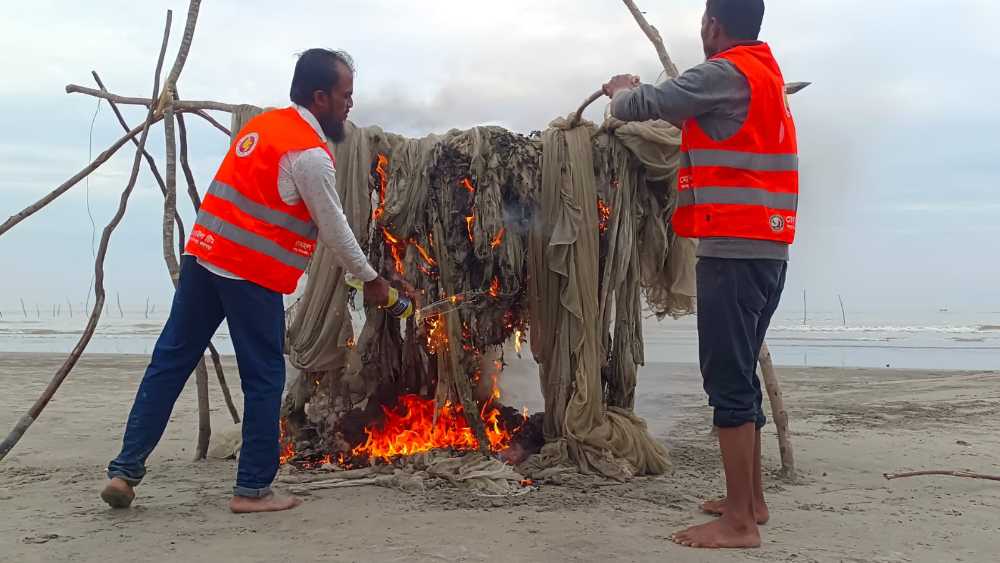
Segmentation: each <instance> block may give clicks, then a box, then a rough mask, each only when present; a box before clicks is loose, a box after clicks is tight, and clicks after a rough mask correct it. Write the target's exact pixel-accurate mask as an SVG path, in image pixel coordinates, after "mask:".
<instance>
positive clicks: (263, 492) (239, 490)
mask: <svg viewBox="0 0 1000 563" xmlns="http://www.w3.org/2000/svg"><path fill="white" fill-rule="evenodd" d="M270 495H271V487H264V488H263V489H251V488H248V487H241V486H239V485H236V486H235V487H233V496H236V497H247V498H264V497H266V496H270Z"/></svg>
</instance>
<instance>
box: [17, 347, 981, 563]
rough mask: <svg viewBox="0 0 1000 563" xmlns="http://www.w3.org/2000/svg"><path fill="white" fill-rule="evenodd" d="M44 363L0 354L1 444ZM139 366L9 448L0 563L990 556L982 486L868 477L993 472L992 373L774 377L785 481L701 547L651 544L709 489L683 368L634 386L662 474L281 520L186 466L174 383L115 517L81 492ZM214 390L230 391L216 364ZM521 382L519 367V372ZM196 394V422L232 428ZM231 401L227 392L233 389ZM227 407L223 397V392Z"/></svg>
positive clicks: (80, 393) (699, 402) (69, 403)
mask: <svg viewBox="0 0 1000 563" xmlns="http://www.w3.org/2000/svg"><path fill="white" fill-rule="evenodd" d="M62 359H63V358H62V356H58V355H44V354H3V355H0V381H2V382H3V393H2V394H0V432H4V433H6V432H7V430H9V428H10V427H11V426H12V425H13V424H14V422H15V421H16V420H17V419H18V418H19V417H20V416H21V415H22V414H23V413H24V412H25V410H26V409H27V408H28V406H29V405H30V403H31V402H32V401H34V399H35V398H36V397H37V396H38V394H39V393H40V391H41V389H42V388H43V387H44V386H45V385H46V384H47V382H48V380H49V378H50V377H51V374H52V373H53V372H54V371H55V369H56V368H57V366H58V365H59V363H60V362H61V361H62ZM146 361H147V358H146V357H144V356H122V355H117V356H99V355H95V356H89V357H87V358H85V359H84V361H83V362H81V364H80V366H79V367H78V368H77V370H76V371H75V372H74V373H73V374H72V375H71V376H70V378H69V380H68V381H67V383H66V384H65V385H64V387H63V389H61V390H60V392H59V393H58V394H57V395H56V398H55V400H54V401H53V402H52V404H51V405H49V407H48V409H47V410H46V411H45V413H44V414H43V416H42V417H41V419H40V420H39V421H38V422H37V423H36V424H35V425H34V426H33V427H32V428H31V430H30V431H29V433H28V434H27V435H26V437H25V438H24V439H23V440H22V442H21V443H20V445H19V446H18V447H17V449H16V450H15V451H14V452H13V453H12V454H11V456H9V457H8V458H7V460H5V461H4V462H2V463H0V561H18V562H28V561H92V560H103V561H109V562H115V561H122V562H126V561H127V562H138V561H201V560H205V561H295V562H307V561H606V560H612V561H681V562H687V561H691V562H694V561H746V560H755V561H789V560H791V561H799V562H804V561H879V562H895V561H995V560H996V559H995V558H996V553H998V552H1000V517H998V515H1000V484H998V483H996V482H991V481H976V480H967V479H957V478H950V477H921V478H913V479H904V480H898V481H893V482H887V481H885V480H884V479H883V478H882V473H884V472H895V471H901V470H917V469H969V470H973V471H976V472H980V473H992V474H1000V434H998V433H997V431H996V430H997V428H998V425H1000V372H981V373H959V372H917V371H902V370H898V371H896V370H850V369H816V368H811V369H791V368H784V369H782V370H780V376H781V378H782V383H783V385H784V391H785V396H786V401H787V403H788V407H789V411H790V415H791V420H792V427H793V430H794V433H795V435H794V444H795V448H796V450H795V453H796V457H797V462H798V465H799V469H800V473H801V479H800V482H799V483H797V484H788V483H784V482H782V481H780V480H778V479H776V478H775V477H774V474H775V472H776V470H777V468H778V465H779V463H778V459H777V458H778V452H777V443H776V440H775V438H774V435H773V432H774V427H773V426H769V427H768V428H767V429H766V432H767V434H766V442H765V445H764V449H765V457H766V459H765V466H766V469H767V472H768V475H766V476H765V482H766V486H767V489H768V495H769V497H768V498H769V501H770V503H771V510H772V521H771V523H770V524H769V525H767V526H766V527H764V528H763V535H764V541H765V545H764V547H763V548H762V549H757V550H750V551H744V552H714V553H713V552H703V551H695V550H688V549H685V548H681V547H678V546H674V545H673V544H671V543H670V542H669V541H668V540H667V536H668V535H669V534H670V532H672V531H674V530H676V529H678V528H680V527H684V526H687V525H690V524H695V523H699V522H704V521H707V520H708V519H709V518H710V517H708V516H705V515H701V514H699V513H698V511H697V502H698V501H699V500H700V499H702V498H706V497H711V496H714V495H716V494H717V493H718V492H720V491H721V490H722V481H721V467H720V463H719V459H718V452H717V447H716V445H715V443H714V440H713V438H712V437H711V435H710V433H709V425H710V420H711V417H710V415H711V413H710V411H709V409H708V408H707V407H706V406H705V399H704V397H703V395H702V392H701V388H700V378H699V376H698V374H697V370H696V368H695V367H694V366H681V365H668V364H658V365H654V366H649V367H646V368H644V369H643V371H642V372H641V374H640V381H641V383H640V388H639V390H638V404H637V411H638V412H639V414H641V415H643V416H645V417H646V418H647V420H648V422H649V424H650V428H651V430H652V432H653V433H654V434H655V435H656V436H657V437H658V438H660V439H662V440H664V441H665V442H666V443H667V445H668V446H669V447H670V449H671V456H672V460H673V463H674V470H673V472H672V473H671V474H669V475H666V476H663V477H657V478H648V479H636V480H635V481H633V482H631V483H627V484H610V483H608V484H602V485H600V486H595V485H593V484H584V483H566V484H563V485H559V486H551V485H550V486H544V487H542V488H541V489H540V490H539V491H537V492H534V493H532V494H529V495H525V496H521V497H518V498H515V499H497V498H486V497H480V496H475V495H470V494H468V493H465V492H462V491H456V490H448V491H440V490H439V491H431V492H427V493H419V494H414V493H408V492H402V491H396V490H391V489H384V488H374V487H365V488H350V489H336V490H325V491H316V492H314V493H313V494H311V495H309V496H308V497H306V503H305V505H304V506H302V507H301V508H299V509H297V510H296V511H293V512H289V513H282V514H268V515H249V516H237V515H233V514H230V513H229V512H228V511H227V508H226V502H227V500H228V497H229V492H230V490H231V489H230V487H231V483H232V479H233V477H234V474H235V463H234V462H231V461H225V462H224V461H209V462H202V463H193V462H191V461H190V458H191V456H192V453H193V450H192V447H193V445H194V440H195V436H196V431H197V428H196V426H197V421H196V416H195V397H194V388H193V381H192V382H191V384H189V386H188V388H187V389H186V390H185V392H184V395H183V396H182V397H181V400H180V402H179V403H178V408H177V409H176V411H175V413H174V417H173V419H172V422H171V425H170V427H169V428H168V430H167V435H166V436H165V438H164V440H163V442H162V443H161V445H160V447H159V449H158V450H157V451H156V453H154V455H153V457H152V458H151V460H150V472H149V475H148V477H147V481H146V482H145V483H144V484H143V485H142V486H141V487H140V488H139V490H138V492H139V498H138V500H137V501H136V504H135V506H134V508H133V509H131V510H128V511H111V510H109V509H108V508H107V507H106V506H104V505H103V504H102V503H101V501H100V499H99V498H98V492H99V490H100V487H101V485H102V481H103V473H102V472H103V467H104V465H105V464H106V463H107V461H108V460H109V459H110V458H111V457H112V456H114V454H115V453H116V452H117V448H118V446H119V444H120V440H121V432H122V430H123V424H124V420H125V417H126V415H127V412H128V409H129V406H130V403H131V399H132V396H133V395H134V393H135V389H136V386H137V383H138V379H139V377H140V375H141V372H142V369H143V367H144V366H145V362H146ZM229 363H230V368H229V373H230V375H229V379H230V382H231V384H234V383H236V382H237V381H238V378H237V377H236V373H235V368H234V366H232V363H233V362H232V360H229ZM518 371H519V370H518V369H517V366H514V368H513V369H511V370H510V371H509V373H508V375H507V379H506V381H505V383H504V385H505V387H506V391H507V397H508V398H509V401H510V404H513V405H517V406H520V405H521V404H522V403H525V404H527V405H528V406H529V407H533V408H537V406H538V405H539V398H538V397H537V391H536V389H537V382H535V381H534V380H533V378H532V377H531V376H529V375H527V374H522V375H517V372H518ZM521 371H527V370H521ZM216 387H217V386H215V385H214V383H213V393H214V395H213V429H214V431H215V432H216V433H222V432H225V431H231V430H232V429H233V428H234V427H233V424H232V422H231V420H229V419H228V414H227V413H226V411H225V407H224V405H223V403H222V399H221V395H219V393H218V392H217V389H216ZM236 391H237V390H236V389H234V392H236ZM236 394H237V399H238V400H239V399H240V396H239V393H238V392H237V393H236Z"/></svg>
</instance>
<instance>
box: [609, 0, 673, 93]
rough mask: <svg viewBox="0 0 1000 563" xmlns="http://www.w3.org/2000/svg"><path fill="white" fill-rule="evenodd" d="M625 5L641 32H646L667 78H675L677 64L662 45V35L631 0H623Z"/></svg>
mask: <svg viewBox="0 0 1000 563" xmlns="http://www.w3.org/2000/svg"><path fill="white" fill-rule="evenodd" d="M623 1H624V2H625V6H626V7H627V8H628V11H629V12H632V17H634V18H635V21H636V23H638V24H639V27H640V28H641V29H642V32H643V33H645V34H646V37H648V38H649V40H650V42H652V43H653V48H655V49H656V55H657V56H658V57H659V58H660V64H661V65H663V70H665V71H666V72H667V76H668V77H669V78H677V75H678V72H677V65H675V64H674V61H673V60H671V59H670V54H669V53H667V48H666V47H665V46H664V45H663V37H661V36H660V32H659V30H657V29H656V28H655V27H653V26H652V25H650V24H649V22H648V21H646V16H644V15H643V14H642V11H641V10H639V8H638V7H637V6H636V5H635V2H633V1H632V0H623Z"/></svg>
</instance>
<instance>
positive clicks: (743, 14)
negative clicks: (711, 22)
mask: <svg viewBox="0 0 1000 563" xmlns="http://www.w3.org/2000/svg"><path fill="white" fill-rule="evenodd" d="M706 12H707V13H708V15H709V17H713V18H715V19H717V20H718V21H719V23H720V24H722V28H723V29H725V30H726V35H728V36H729V37H731V38H733V39H738V40H741V41H756V40H757V38H758V37H760V26H761V24H762V23H763V22H764V0H708V5H707V10H706Z"/></svg>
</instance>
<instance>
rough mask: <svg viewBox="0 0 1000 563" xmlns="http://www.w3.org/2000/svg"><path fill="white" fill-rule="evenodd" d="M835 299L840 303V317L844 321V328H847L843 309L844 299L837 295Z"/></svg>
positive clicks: (845, 310) (845, 314)
mask: <svg viewBox="0 0 1000 563" xmlns="http://www.w3.org/2000/svg"><path fill="white" fill-rule="evenodd" d="M837 299H838V300H839V301H840V316H841V317H843V319H844V326H847V309H845V308H844V297H843V296H841V295H838V296H837Z"/></svg>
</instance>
